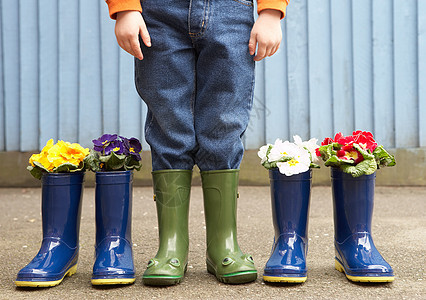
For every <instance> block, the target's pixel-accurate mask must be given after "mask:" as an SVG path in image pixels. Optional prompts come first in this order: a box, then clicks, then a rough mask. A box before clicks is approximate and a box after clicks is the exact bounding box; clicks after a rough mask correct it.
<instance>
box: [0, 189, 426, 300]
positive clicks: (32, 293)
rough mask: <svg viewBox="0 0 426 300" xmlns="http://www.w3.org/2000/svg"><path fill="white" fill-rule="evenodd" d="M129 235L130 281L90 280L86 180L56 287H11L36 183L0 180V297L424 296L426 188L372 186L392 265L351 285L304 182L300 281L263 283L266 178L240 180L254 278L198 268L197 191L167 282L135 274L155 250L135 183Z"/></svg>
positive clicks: (24, 259)
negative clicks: (252, 183) (156, 283)
mask: <svg viewBox="0 0 426 300" xmlns="http://www.w3.org/2000/svg"><path fill="white" fill-rule="evenodd" d="M133 197H134V203H133V243H134V259H135V265H136V268H137V280H136V282H135V284H133V285H131V286H123V287H102V288H94V287H92V286H91V284H90V278H91V269H92V266H93V262H94V241H95V225H94V189H93V188H87V189H85V191H84V198H83V212H82V220H81V232H80V244H81V250H80V260H79V264H78V271H77V273H76V274H75V275H73V276H72V277H68V278H66V279H65V280H64V281H63V282H62V283H61V284H60V285H59V286H57V287H53V288H46V289H22V288H21V289H18V288H16V287H15V285H14V282H13V281H14V279H15V276H16V273H17V272H18V271H19V269H20V268H22V267H23V266H25V265H26V264H27V263H28V262H29V261H30V260H31V259H32V258H33V256H34V255H35V254H36V253H37V251H38V249H39V246H40V241H41V216H40V199H41V194H40V189H39V188H32V189H19V188H13V189H0V238H1V244H0V250H1V253H0V299H29V298H31V299H71V298H73V299H109V298H111V299H112V298H116V299H158V298H161V299H229V298H232V299H261V298H264V299H287V298H289V299H290V298H291V299H294V298H297V299H353V298H355V297H356V298H359V299H426V277H425V265H426V254H425V248H426V242H425V241H426V218H425V212H426V187H377V188H376V199H375V210H374V217H373V238H374V242H375V244H376V246H377V247H378V249H379V250H380V251H381V253H382V255H383V256H384V257H385V259H386V260H387V261H388V262H389V263H390V264H391V265H392V267H393V268H394V270H395V274H396V279H395V281H394V282H393V283H387V284H356V283H352V282H350V281H348V280H347V279H346V278H345V277H344V275H342V274H341V273H339V272H338V271H336V270H335V269H334V261H333V257H334V249H333V221H332V203H331V189H330V187H321V186H319V187H314V188H313V190H312V198H311V209H310V219H309V253H308V268H309V271H308V280H307V281H306V282H305V283H304V284H293V285H289V284H279V285H270V284H265V283H264V282H263V281H262V279H261V275H262V269H263V266H264V264H265V263H266V261H267V259H268V258H269V251H270V247H271V243H272V238H273V228H272V219H271V210H270V207H271V206H270V198H269V187H267V186H264V187H247V186H245V187H240V200H239V207H238V230H239V232H238V237H239V243H240V246H241V248H242V249H243V251H245V252H248V253H251V254H252V255H253V257H254V259H255V261H256V265H257V268H258V274H259V279H258V280H257V281H256V282H254V283H250V284H245V285H235V286H229V285H225V284H222V283H219V282H217V281H216V279H215V278H214V277H213V276H211V275H209V274H208V273H207V271H206V267H205V227H204V226H205V224H204V214H203V204H202V192H201V188H200V187H199V186H195V187H193V188H192V195H191V211H190V253H189V268H188V272H187V274H186V277H185V279H184V281H183V282H182V283H181V284H179V285H177V286H173V287H166V288H153V287H147V286H144V285H143V284H142V280H141V275H142V273H143V271H144V269H145V266H146V264H147V262H148V260H149V259H150V258H151V257H153V256H154V255H155V253H156V249H157V245H158V241H157V227H156V226H157V219H156V213H155V205H154V202H153V201H152V188H150V187H145V188H144V187H141V188H135V189H134V194H133Z"/></svg>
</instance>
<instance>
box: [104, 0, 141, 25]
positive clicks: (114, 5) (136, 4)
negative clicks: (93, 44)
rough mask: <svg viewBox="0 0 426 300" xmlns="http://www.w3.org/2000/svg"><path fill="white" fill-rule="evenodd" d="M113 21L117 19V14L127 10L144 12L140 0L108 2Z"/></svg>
mask: <svg viewBox="0 0 426 300" xmlns="http://www.w3.org/2000/svg"><path fill="white" fill-rule="evenodd" d="M106 3H107V4H108V9H109V16H110V17H111V19H114V20H115V19H116V18H117V13H118V12H120V11H125V10H137V11H139V12H142V6H141V2H140V1H139V0H106Z"/></svg>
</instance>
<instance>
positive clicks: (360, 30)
mask: <svg viewBox="0 0 426 300" xmlns="http://www.w3.org/2000/svg"><path fill="white" fill-rule="evenodd" d="M371 11H372V1H371V0H358V1H356V2H354V1H352V31H353V72H354V75H353V80H354V119H355V124H354V125H355V127H354V128H355V129H362V130H368V131H373V132H374V106H373V104H374V102H373V68H372V66H373V64H372V62H373V53H372V52H373V51H372V49H373V47H372V44H373V42H372V19H371V18H372V13H371Z"/></svg>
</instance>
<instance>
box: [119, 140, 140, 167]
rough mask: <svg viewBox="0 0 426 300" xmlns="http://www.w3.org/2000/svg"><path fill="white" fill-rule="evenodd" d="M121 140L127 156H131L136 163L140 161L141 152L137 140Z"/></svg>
mask: <svg viewBox="0 0 426 300" xmlns="http://www.w3.org/2000/svg"><path fill="white" fill-rule="evenodd" d="M121 138H122V137H121ZM123 140H124V145H125V147H126V148H127V151H128V152H129V154H131V155H133V157H134V158H135V159H136V160H137V161H139V160H141V156H140V152H141V151H142V145H141V143H140V142H139V140H138V139H137V138H130V139H126V138H124V139H123Z"/></svg>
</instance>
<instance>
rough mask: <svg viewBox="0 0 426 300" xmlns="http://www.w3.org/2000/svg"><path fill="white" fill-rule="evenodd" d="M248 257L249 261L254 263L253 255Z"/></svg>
mask: <svg viewBox="0 0 426 300" xmlns="http://www.w3.org/2000/svg"><path fill="white" fill-rule="evenodd" d="M246 259H247V260H248V261H249V262H251V263H253V264H254V259H253V256H251V255H248V256H247V257H246Z"/></svg>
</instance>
